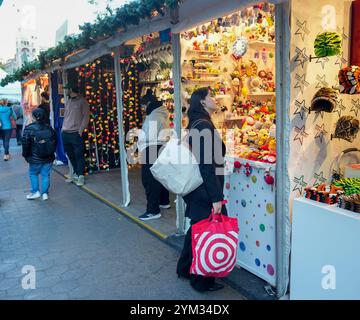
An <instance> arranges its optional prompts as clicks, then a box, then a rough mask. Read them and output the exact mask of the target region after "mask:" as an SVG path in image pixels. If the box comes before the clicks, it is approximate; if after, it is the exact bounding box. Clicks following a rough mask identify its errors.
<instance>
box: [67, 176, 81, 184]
mask: <svg viewBox="0 0 360 320" xmlns="http://www.w3.org/2000/svg"><path fill="white" fill-rule="evenodd" d="M65 178H66V179H65V182H67V183H70V182H74V183H76V181H77V180H78V179H79V177H78V176H77V175H76V174H73V175H72V176H71V175H69V174H66V175H65Z"/></svg>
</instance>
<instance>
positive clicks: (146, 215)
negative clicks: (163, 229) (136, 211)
mask: <svg viewBox="0 0 360 320" xmlns="http://www.w3.org/2000/svg"><path fill="white" fill-rule="evenodd" d="M159 218H161V213H157V214H154V213H147V212H146V213H144V214H143V215H141V216H140V217H139V219H140V220H142V221H148V220H153V219H159Z"/></svg>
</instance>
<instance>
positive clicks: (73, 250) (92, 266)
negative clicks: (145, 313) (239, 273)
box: [0, 143, 244, 300]
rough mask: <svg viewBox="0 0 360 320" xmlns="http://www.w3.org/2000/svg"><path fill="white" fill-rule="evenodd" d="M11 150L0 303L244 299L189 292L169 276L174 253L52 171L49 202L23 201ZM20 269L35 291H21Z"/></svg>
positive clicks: (1, 192) (1, 166)
mask: <svg viewBox="0 0 360 320" xmlns="http://www.w3.org/2000/svg"><path fill="white" fill-rule="evenodd" d="M1 149H2V148H1ZM11 152H12V154H13V158H12V160H11V161H9V162H4V161H3V160H2V157H3V151H2V150H1V153H0V157H1V158H0V300H4V299H36V300H39V299H57V300H60V299H134V300H138V299H153V300H172V299H186V300H198V299H206V300H212V299H236V300H241V299H244V298H243V297H242V296H241V295H240V293H238V292H237V291H235V290H234V289H232V288H230V287H228V286H226V288H225V289H224V290H221V291H218V292H207V293H198V292H196V291H194V290H193V289H192V288H191V287H190V285H189V283H188V282H187V281H186V280H183V279H178V278H177V277H176V273H175V269H176V262H177V258H178V253H177V252H175V251H174V250H173V249H172V248H170V247H169V246H168V245H167V244H165V243H164V242H163V241H161V240H159V239H158V238H156V237H154V236H153V235H152V234H150V233H148V232H147V231H145V230H144V229H142V228H140V227H139V226H138V225H136V224H135V223H133V222H132V221H130V220H128V219H127V218H125V217H123V216H121V215H120V214H119V213H118V212H116V211H114V210H113V209H111V208H110V207H108V206H106V205H105V204H103V203H101V202H100V201H98V200H96V199H94V198H93V197H92V196H91V195H89V194H87V193H85V192H84V191H82V190H81V189H80V188H78V187H76V186H75V185H73V184H66V183H65V182H64V179H63V178H62V177H61V176H60V175H58V174H57V173H53V174H52V181H51V183H52V186H51V190H50V199H49V200H48V201H41V200H36V201H28V200H26V198H25V197H26V194H27V193H28V192H29V181H28V176H27V164H26V163H25V161H24V160H23V159H22V157H21V150H20V148H19V147H16V146H13V143H12V151H11ZM142 193H143V192H141V194H142ZM24 266H32V267H34V268H35V281H34V283H35V286H36V289H23V286H22V284H23V283H24V282H26V281H25V279H28V278H27V276H28V275H27V274H26V270H23V267H24ZM22 271H25V273H22ZM24 277H26V278H24ZM32 280H34V279H33V278H32Z"/></svg>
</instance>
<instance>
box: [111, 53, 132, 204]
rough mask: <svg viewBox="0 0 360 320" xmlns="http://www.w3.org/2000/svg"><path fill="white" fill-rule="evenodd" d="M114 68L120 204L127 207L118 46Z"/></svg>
mask: <svg viewBox="0 0 360 320" xmlns="http://www.w3.org/2000/svg"><path fill="white" fill-rule="evenodd" d="M114 69H115V89H116V108H117V117H118V131H119V150H120V169H121V186H122V206H124V207H127V206H128V205H129V203H130V189H129V174H128V166H127V157H126V149H125V138H124V126H123V109H124V106H123V91H122V86H121V69H120V47H117V48H116V49H115V56H114Z"/></svg>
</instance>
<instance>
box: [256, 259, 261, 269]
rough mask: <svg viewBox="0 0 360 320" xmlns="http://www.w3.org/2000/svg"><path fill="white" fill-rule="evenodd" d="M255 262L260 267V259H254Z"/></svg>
mask: <svg viewBox="0 0 360 320" xmlns="http://www.w3.org/2000/svg"><path fill="white" fill-rule="evenodd" d="M255 264H256V265H257V266H258V267H260V265H261V262H260V260H259V259H255Z"/></svg>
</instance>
